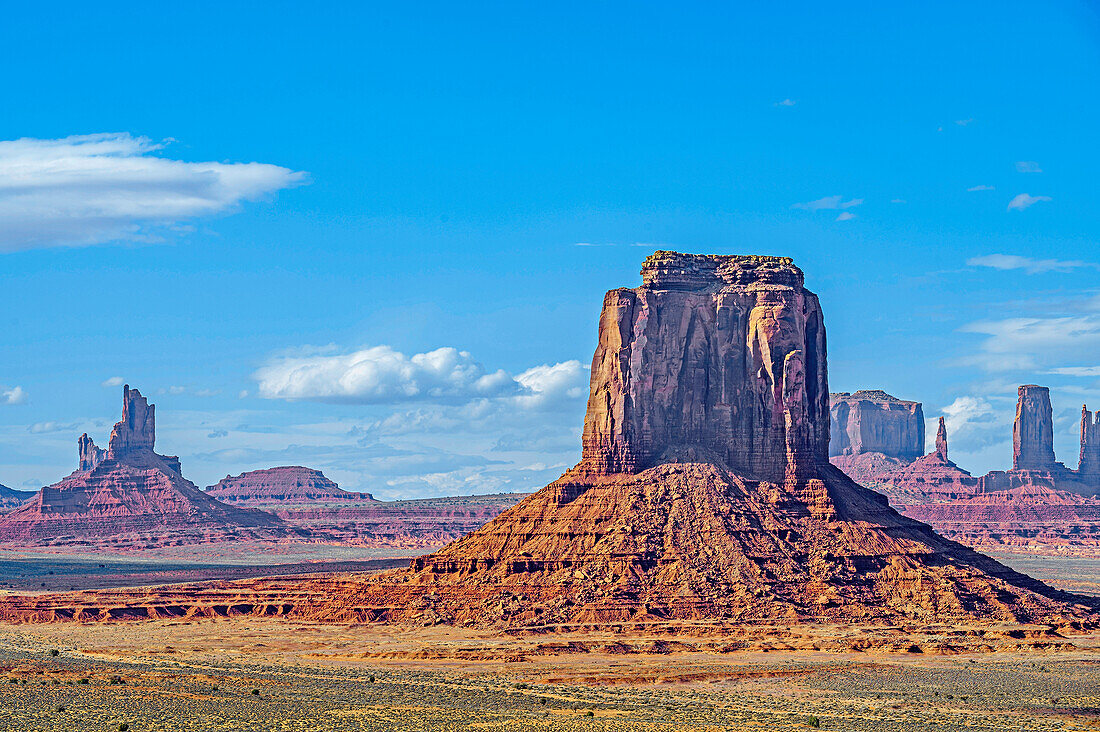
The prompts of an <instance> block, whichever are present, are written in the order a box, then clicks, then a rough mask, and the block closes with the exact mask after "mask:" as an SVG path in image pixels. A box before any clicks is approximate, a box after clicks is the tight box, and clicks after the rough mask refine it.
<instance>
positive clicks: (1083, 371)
mask: <svg viewBox="0 0 1100 732" xmlns="http://www.w3.org/2000/svg"><path fill="white" fill-rule="evenodd" d="M1047 373H1048V374H1058V375H1060V376H1081V377H1087V378H1091V377H1094V376H1100V366H1060V367H1058V368H1054V369H1050V370H1049V371H1047Z"/></svg>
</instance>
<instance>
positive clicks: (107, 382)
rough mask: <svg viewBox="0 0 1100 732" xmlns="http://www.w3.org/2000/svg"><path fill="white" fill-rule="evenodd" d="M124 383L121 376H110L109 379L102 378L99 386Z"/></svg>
mask: <svg viewBox="0 0 1100 732" xmlns="http://www.w3.org/2000/svg"><path fill="white" fill-rule="evenodd" d="M125 383H126V380H125V379H123V378H122V377H121V376H112V377H110V378H109V379H104V380H103V383H102V384H100V386H122V385H123V384H125Z"/></svg>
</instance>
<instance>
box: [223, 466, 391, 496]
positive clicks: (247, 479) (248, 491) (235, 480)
mask: <svg viewBox="0 0 1100 732" xmlns="http://www.w3.org/2000/svg"><path fill="white" fill-rule="evenodd" d="M206 492H207V494H208V495H211V496H213V497H214V498H217V499H218V500H219V501H222V502H225V503H246V504H247V503H262V504H270V503H275V504H279V503H313V502H325V501H337V502H339V501H360V502H362V501H374V497H373V496H372V495H371V494H369V493H351V492H349V491H345V490H343V489H342V488H340V486H338V485H336V483H334V482H332V481H331V480H329V479H328V478H326V477H325V476H324V473H322V472H321V471H320V470H314V469H313V468H303V467H301V466H298V465H291V466H284V467H278V468H268V469H266V470H253V471H250V472H247V473H241V474H240V475H227V476H226V477H225V478H223V479H222V480H220V481H218V483H217V484H215V485H212V486H208V487H207V488H206Z"/></svg>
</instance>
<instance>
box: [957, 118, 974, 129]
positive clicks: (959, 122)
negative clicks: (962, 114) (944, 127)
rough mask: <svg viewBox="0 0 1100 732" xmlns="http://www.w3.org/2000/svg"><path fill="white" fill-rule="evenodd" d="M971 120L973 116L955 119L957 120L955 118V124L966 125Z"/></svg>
mask: <svg viewBox="0 0 1100 732" xmlns="http://www.w3.org/2000/svg"><path fill="white" fill-rule="evenodd" d="M973 121H974V118H973V117H968V118H967V119H957V120H955V124H957V125H958V126H959V127H966V126H967V125H968V124H970V123H971V122H973Z"/></svg>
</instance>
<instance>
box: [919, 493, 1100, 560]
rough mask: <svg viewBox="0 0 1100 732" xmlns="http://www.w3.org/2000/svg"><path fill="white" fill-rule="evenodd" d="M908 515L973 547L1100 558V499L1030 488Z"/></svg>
mask: <svg viewBox="0 0 1100 732" xmlns="http://www.w3.org/2000/svg"><path fill="white" fill-rule="evenodd" d="M905 514H906V515H907V516H912V517H913V518H915V519H918V520H920V521H924V522H926V523H929V524H931V525H932V526H934V527H935V528H936V530H937V531H939V532H941V533H943V534H945V535H946V536H949V537H951V538H952V539H955V540H956V541H960V542H962V543H964V544H967V545H969V546H973V547H978V548H988V549H1019V550H1026V551H1028V552H1030V553H1039V554H1071V555H1080V556H1097V555H1100V499H1096V498H1085V497H1083V496H1080V495H1077V494H1076V493H1069V492H1066V491H1058V490H1053V489H1051V488H1048V487H1046V486H1041V485H1025V486H1021V487H1017V488H1012V489H1009V490H1004V491H993V492H989V493H982V494H980V495H976V496H973V497H970V498H966V499H962V500H953V501H944V502H940V503H925V504H921V505H913V506H908V507H906V509H905Z"/></svg>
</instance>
